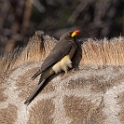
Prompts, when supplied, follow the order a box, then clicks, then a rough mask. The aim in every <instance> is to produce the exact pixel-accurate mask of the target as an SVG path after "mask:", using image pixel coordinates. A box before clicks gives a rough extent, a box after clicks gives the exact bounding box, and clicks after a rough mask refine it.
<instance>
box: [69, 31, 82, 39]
mask: <svg viewBox="0 0 124 124" xmlns="http://www.w3.org/2000/svg"><path fill="white" fill-rule="evenodd" d="M79 33H80V30H75V31H72V32H69V33H68V37H71V38H74V37H76V36H77V35H78V34H79Z"/></svg>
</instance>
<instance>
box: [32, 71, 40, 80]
mask: <svg viewBox="0 0 124 124" xmlns="http://www.w3.org/2000/svg"><path fill="white" fill-rule="evenodd" d="M41 73H42V72H41V70H40V69H39V70H38V71H37V72H36V73H35V74H34V75H33V76H32V77H31V79H32V80H34V79H35V78H36V77H37V76H38V75H40V74H41Z"/></svg>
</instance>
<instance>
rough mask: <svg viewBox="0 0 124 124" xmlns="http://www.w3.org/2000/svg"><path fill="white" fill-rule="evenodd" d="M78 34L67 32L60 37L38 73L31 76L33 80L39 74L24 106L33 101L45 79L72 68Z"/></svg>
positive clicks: (77, 32) (76, 32)
mask: <svg viewBox="0 0 124 124" xmlns="http://www.w3.org/2000/svg"><path fill="white" fill-rule="evenodd" d="M79 32H80V31H79V30H76V31H73V32H68V33H65V34H64V35H62V36H61V37H60V40H59V41H58V42H57V43H56V45H55V46H54V47H53V49H52V50H51V52H50V54H49V55H48V57H47V58H46V59H45V60H44V62H43V64H42V66H41V68H40V69H39V71H37V72H36V73H35V74H34V75H33V76H32V79H35V78H36V77H37V76H38V75H40V74H41V76H40V79H39V82H38V84H37V86H36V87H35V88H34V90H33V91H32V93H31V94H30V96H29V97H28V98H27V100H26V101H25V102H24V103H25V104H27V105H28V104H29V103H30V102H31V101H32V100H33V98H34V97H35V95H36V93H37V92H38V90H39V89H40V87H41V86H42V85H43V83H44V82H45V81H46V79H48V78H49V77H50V76H52V75H53V74H57V73H59V72H61V71H64V72H65V73H67V71H68V68H72V61H71V59H72V57H73V55H74V54H75V52H76V49H77V42H76V36H77V35H78V34H79Z"/></svg>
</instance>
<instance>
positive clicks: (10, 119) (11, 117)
mask: <svg viewBox="0 0 124 124" xmlns="http://www.w3.org/2000/svg"><path fill="white" fill-rule="evenodd" d="M16 119H17V107H16V106H14V105H11V104H9V105H8V107H7V108H4V109H1V110H0V124H13V123H14V122H15V121H16Z"/></svg>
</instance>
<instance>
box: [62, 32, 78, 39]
mask: <svg viewBox="0 0 124 124" xmlns="http://www.w3.org/2000/svg"><path fill="white" fill-rule="evenodd" d="M79 33H80V30H75V31H71V32H68V33H65V34H63V35H62V36H61V37H60V40H64V39H74V38H75V37H76V36H77V35H78V34H79Z"/></svg>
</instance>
